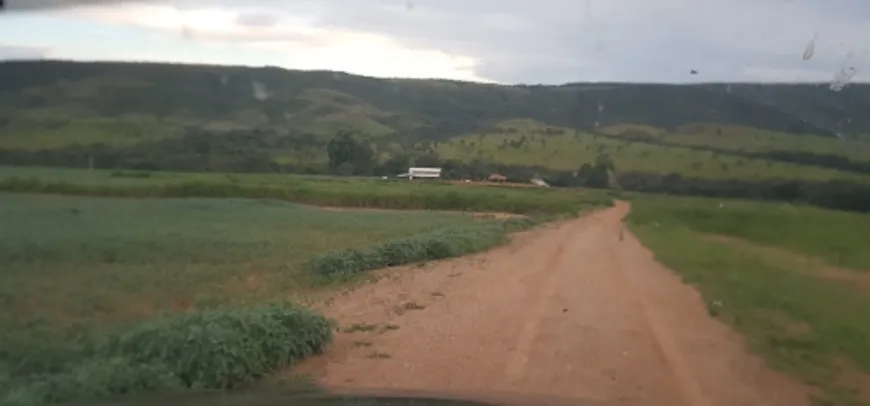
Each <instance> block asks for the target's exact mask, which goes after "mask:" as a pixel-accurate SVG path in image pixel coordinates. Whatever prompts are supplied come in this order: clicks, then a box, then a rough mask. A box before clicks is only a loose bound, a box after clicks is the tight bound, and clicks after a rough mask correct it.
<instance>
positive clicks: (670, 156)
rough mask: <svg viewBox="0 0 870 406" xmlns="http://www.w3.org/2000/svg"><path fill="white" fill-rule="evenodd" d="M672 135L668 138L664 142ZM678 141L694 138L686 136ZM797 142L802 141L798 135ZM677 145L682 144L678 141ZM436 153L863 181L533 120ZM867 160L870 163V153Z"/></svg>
mask: <svg viewBox="0 0 870 406" xmlns="http://www.w3.org/2000/svg"><path fill="white" fill-rule="evenodd" d="M614 127H615V126H614ZM671 136H672V135H670V134H666V135H662V136H661V137H671ZM673 136H675V137H680V136H685V138H687V139H690V138H691V136H689V135H685V134H673ZM808 137H811V138H820V137H812V136H808ZM699 138H700V137H699ZM795 138H796V139H799V137H798V136H795ZM674 145H679V143H678V142H675V144H674ZM868 146H870V144H868ZM435 150H436V151H437V152H438V154H439V155H441V156H443V157H445V158H454V159H457V160H459V161H462V162H470V161H473V160H474V159H481V160H484V161H488V162H498V163H504V164H512V165H545V164H546V166H549V167H551V168H554V169H559V170H572V171H573V170H576V169H577V168H579V167H580V166H581V165H582V164H583V163H592V162H595V159H596V157H597V156H598V155H601V154H605V155H607V156H609V157H610V158H611V159H612V160H613V163H614V166H615V169H616V171H642V172H656V171H663V172H675V173H682V174H693V175H694V176H697V177H702V178H756V179H758V178H791V179H803V180H825V179H834V178H839V179H842V178H852V179H858V178H861V177H862V175H859V174H854V173H849V172H845V171H840V170H835V169H828V168H821V167H815V166H808V165H798V164H794V163H788V162H776V161H771V160H764V159H757V158H746V157H741V156H738V155H727V154H721V153H717V152H715V151H709V150H694V149H689V148H683V147H680V146H668V145H658V144H652V143H645V142H632V141H630V140H622V139H619V138H613V137H607V136H603V135H598V134H595V133H589V132H582V131H575V130H571V129H567V128H558V127H552V126H547V125H544V124H541V123H537V122H534V121H530V120H511V121H505V122H501V123H499V124H498V125H497V126H495V127H493V128H492V129H490V130H489V131H486V132H480V133H477V134H474V135H468V136H463V137H457V138H453V139H450V140H447V141H443V142H439V143H437V144H436V147H435ZM867 152H870V151H867ZM865 157H867V159H870V153H868V154H866V155H865Z"/></svg>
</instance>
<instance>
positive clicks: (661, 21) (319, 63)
mask: <svg viewBox="0 0 870 406" xmlns="http://www.w3.org/2000/svg"><path fill="white" fill-rule="evenodd" d="M63 1H64V0H7V3H12V4H13V5H14V4H16V3H17V4H19V5H21V4H31V5H32V4H36V3H34V2H41V3H48V2H56V3H58V2H63ZM93 2H94V1H91V3H93ZM811 43H813V44H814V46H811V47H810V48H813V49H812V52H810V51H809V50H808V46H809V44H811ZM868 48H870V0H165V1H151V2H126V3H123V4H113V5H105V4H104V5H101V6H88V7H74V8H62V9H54V10H53V11H46V10H43V11H27V12H12V13H5V14H4V15H2V16H0V59H32V58H61V59H76V60H131V61H173V62H195V63H217V64H234V65H254V66H262V65H273V66H281V67H286V68H291V69H329V70H341V71H347V72H351V73H357V74H364V75H371V76H388V77H438V78H451V79H463V80H477V81H492V82H499V83H547V84H554V83H564V82H573V81H657V82H660V81H665V82H691V81H777V82H794V81H831V80H833V79H834V78H835V77H836V76H837V75H838V72H841V71H843V70H849V68H854V71H855V72H857V73H856V74H855V76H854V79H856V80H862V81H863V80H864V79H867V78H870V75H868V74H867V73H866V72H865V69H870V54H868ZM805 57H807V58H808V59H805ZM692 70H694V71H697V74H695V75H693V74H691V71H692Z"/></svg>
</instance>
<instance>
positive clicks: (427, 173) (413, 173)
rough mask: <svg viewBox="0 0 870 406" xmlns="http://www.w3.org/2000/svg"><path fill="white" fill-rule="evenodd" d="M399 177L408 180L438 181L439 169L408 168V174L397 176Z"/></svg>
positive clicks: (439, 176)
mask: <svg viewBox="0 0 870 406" xmlns="http://www.w3.org/2000/svg"><path fill="white" fill-rule="evenodd" d="M399 177H400V178H408V179H414V178H423V179H440V178H441V168H408V172H407V173H403V174H401V175H399Z"/></svg>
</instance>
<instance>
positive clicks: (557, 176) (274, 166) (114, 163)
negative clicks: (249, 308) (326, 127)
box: [0, 131, 870, 211]
mask: <svg viewBox="0 0 870 406" xmlns="http://www.w3.org/2000/svg"><path fill="white" fill-rule="evenodd" d="M289 147H292V148H297V149H301V150H306V149H312V150H317V149H325V150H326V153H327V161H326V162H312V163H279V162H276V161H275V160H274V159H273V158H272V156H271V155H270V154H269V152H270V150H271V149H273V148H289ZM0 164H2V165H38V166H55V167H77V168H87V167H92V168H95V169H126V170H147V171H160V170H171V171H189V172H235V173H288V174H333V175H353V176H394V175H397V174H400V173H404V172H406V171H407V170H408V168H409V167H411V166H433V167H441V168H442V176H443V177H444V178H446V179H478V180H480V179H486V178H488V177H489V176H490V175H491V174H493V173H498V174H500V175H503V176H505V177H506V178H507V180H508V181H510V182H524V183H525V182H529V180H530V179H532V178H534V177H538V178H542V179H544V180H545V181H547V182H548V183H549V184H550V185H552V186H556V187H585V188H602V189H603V188H620V189H622V190H628V191H636V192H645V193H664V194H671V195H687V196H706V197H722V198H748V199H761V200H773V201H791V202H805V203H809V204H813V205H817V206H821V207H826V208H832V209H841V210H852V211H870V184H868V183H861V182H854V181H845V180H837V181H827V182H818V181H803V180H791V179H768V180H749V179H706V178H692V177H684V176H681V175H679V174H676V173H669V174H665V173H655V172H619V171H617V168H616V167H615V165H614V163H613V160H612V159H611V158H610V157H609V156H608V155H607V154H599V155H598V156H597V157H596V158H595V160H594V161H593V162H587V163H581V164H580V165H579V166H578V168H577V169H575V170H567V171H565V170H561V171H560V170H553V169H550V168H545V167H541V166H524V165H505V164H496V163H491V162H485V161H482V160H473V161H470V162H460V161H457V160H451V159H442V158H441V157H439V156H438V155H437V154H435V153H433V152H431V151H428V150H413V149H409V150H403V151H400V152H397V153H393V154H391V155H390V156H389V157H387V158H386V159H382V160H379V159H377V158H376V151H375V150H374V149H373V148H372V147H371V146H370V144H369V143H368V140H367V139H366V138H364V137H360V136H359V135H357V134H354V133H351V132H340V133H339V134H337V135H336V136H335V137H333V138H332V139H330V140H328V141H327V140H324V139H322V138H318V137H315V136H298V137H293V138H286V137H285V138H281V137H278V138H274V137H270V136H267V135H264V134H252V133H246V132H239V133H229V134H224V135H215V134H207V133H203V132H199V131H192V132H191V133H190V134H188V135H186V136H184V137H181V138H178V139H164V140H158V141H152V142H147V143H143V144H137V145H135V146H130V147H110V146H107V145H102V144H94V145H87V146H70V147H65V148H59V149H53V150H36V151H33V150H22V149H0Z"/></svg>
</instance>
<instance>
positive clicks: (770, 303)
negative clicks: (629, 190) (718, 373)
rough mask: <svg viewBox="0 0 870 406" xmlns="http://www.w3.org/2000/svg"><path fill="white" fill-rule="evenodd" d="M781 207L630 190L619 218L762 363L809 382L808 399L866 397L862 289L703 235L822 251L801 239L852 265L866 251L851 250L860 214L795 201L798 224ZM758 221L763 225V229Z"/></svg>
mask: <svg viewBox="0 0 870 406" xmlns="http://www.w3.org/2000/svg"><path fill="white" fill-rule="evenodd" d="M729 206H730V207H731V209H728V207H729ZM781 210H783V208H782V207H780V206H775V205H766V204H759V203H748V202H732V201H724V207H723V208H721V209H720V208H719V202H718V201H717V202H715V204H714V203H713V202H712V201H710V200H706V199H676V198H663V197H638V198H636V199H634V201H633V209H632V213H631V214H630V215H629V218H628V221H629V223H630V225H631V228H632V230H633V231H634V232H635V233H636V234H637V235H638V237H639V238H640V239H641V240H642V241H643V242H644V244H645V245H647V246H648V247H649V248H650V249H652V250H653V251H654V252H655V254H656V258H657V259H658V260H659V261H661V262H662V263H663V264H665V265H667V266H668V267H670V268H671V269H673V270H674V271H675V272H677V273H678V274H679V275H680V276H681V277H682V278H683V280H684V281H686V282H687V283H691V284H694V285H695V286H697V287H698V289H699V290H700V291H701V293H702V294H703V296H704V299H705V300H706V301H707V303H709V309H710V313H711V315H714V316H717V317H719V318H721V319H722V320H723V321H725V322H727V323H729V324H730V325H731V326H732V327H734V328H735V329H736V330H737V331H739V332H741V333H742V334H744V336H745V337H746V339H747V342H748V343H749V345H750V346H751V347H752V348H753V349H754V350H755V351H756V352H757V353H759V354H761V355H762V356H764V357H765V359H766V360H767V361H768V362H769V363H770V364H771V365H773V366H774V367H776V368H779V369H781V370H784V371H786V372H788V373H790V374H792V375H794V376H796V377H798V378H799V379H801V380H803V381H804V382H807V383H809V384H811V385H814V386H816V387H818V388H819V389H820V395H819V396H818V398H817V399H816V401H817V404H825V405H828V404H830V405H834V404H837V405H850V404H868V403H867V402H868V401H870V393H868V392H867V389H866V388H867V386H866V383H867V382H870V379H868V377H870V324H868V323H867V322H866V315H867V314H870V296H868V295H867V294H866V293H863V292H859V291H857V290H854V289H850V287H849V286H844V285H842V284H839V283H835V282H833V281H830V280H826V279H824V278H820V277H817V276H814V275H813V274H812V273H806V272H800V271H798V270H796V269H795V268H794V267H792V266H790V264H778V263H776V262H775V261H771V260H769V259H767V258H765V257H762V256H760V254H759V252H758V251H754V252H753V251H747V250H742V249H739V248H737V247H735V246H734V245H731V244H726V243H719V242H716V241H715V240H711V239H709V238H704V237H705V235H707V234H710V233H725V234H729V235H734V236H738V237H743V238H746V239H747V240H749V241H761V242H765V243H773V244H778V245H780V246H784V247H787V248H791V249H794V250H795V251H796V252H800V253H801V255H806V254H810V255H813V254H816V255H820V256H824V253H825V252H828V251H827V249H824V248H823V249H820V248H818V247H815V246H812V244H808V242H811V241H817V242H818V244H819V245H820V246H827V247H831V246H835V247H840V248H841V250H845V251H840V252H853V253H854V255H852V256H849V257H848V258H852V259H850V263H852V264H863V263H866V262H864V261H867V258H866V257H868V256H870V252H867V251H866V250H864V252H865V253H864V254H863V257H862V256H861V255H859V253H860V252H861V250H860V247H861V246H862V245H863V240H861V239H856V238H852V237H854V236H858V235H859V234H860V233H859V232H858V231H857V230H858V229H864V230H866V228H863V220H862V221H851V222H849V221H843V217H842V216H844V213H839V212H833V211H823V210H819V209H810V208H803V207H801V208H796V210H798V211H797V212H796V213H795V214H789V215H788V216H790V217H789V218H790V219H791V222H794V223H796V224H803V227H802V228H800V229H799V230H798V229H794V228H793V226H790V225H787V224H785V223H786V222H785V221H784V220H782V219H781V218H780V217H779V215H778V214H777V213H778V212H779V211H781ZM720 216H721V217H720ZM825 220H827V221H825ZM766 227H771V228H773V230H770V231H763V229H764V228H766ZM831 228H834V230H836V231H840V234H838V235H839V237H838V238H837V241H836V242H832V241H826V239H829V238H832V236H831V232H832V230H831ZM776 232H779V233H781V234H776ZM862 402H864V403H862Z"/></svg>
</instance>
